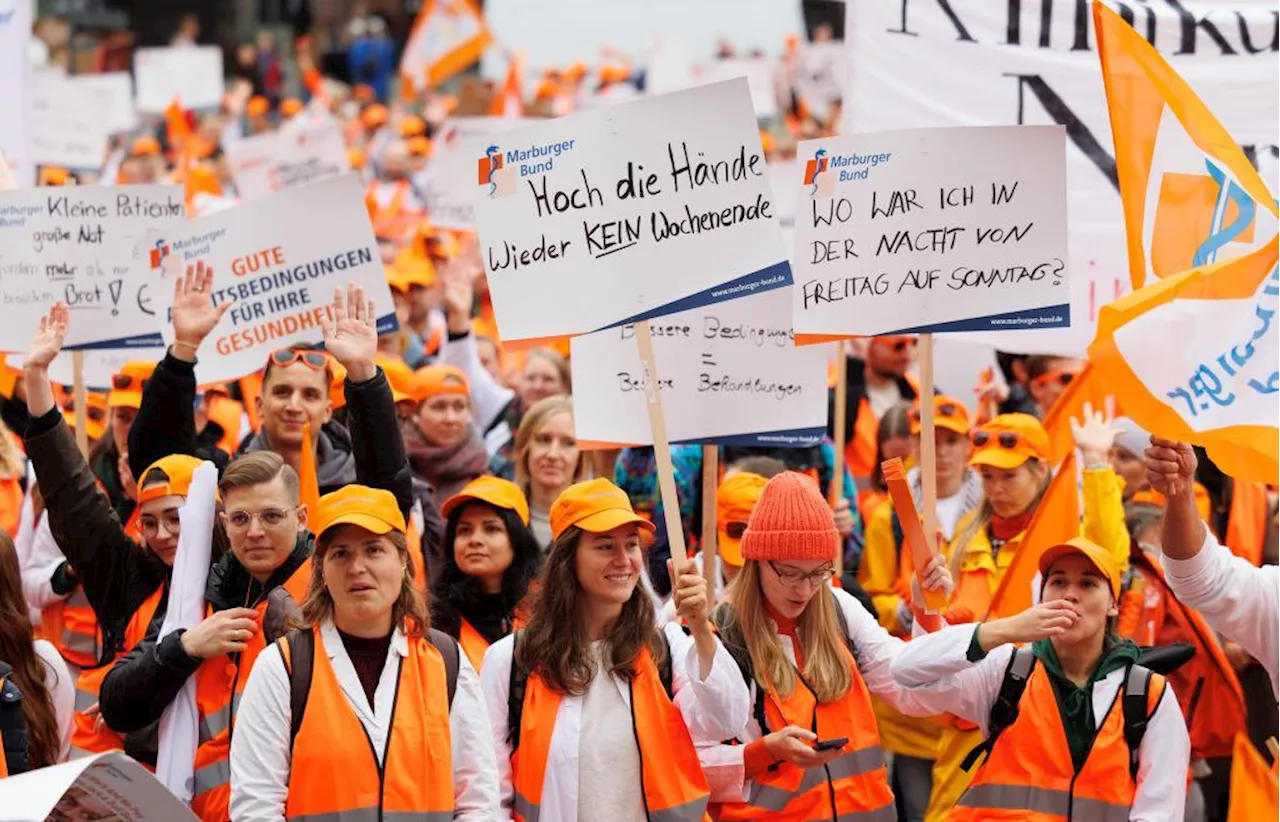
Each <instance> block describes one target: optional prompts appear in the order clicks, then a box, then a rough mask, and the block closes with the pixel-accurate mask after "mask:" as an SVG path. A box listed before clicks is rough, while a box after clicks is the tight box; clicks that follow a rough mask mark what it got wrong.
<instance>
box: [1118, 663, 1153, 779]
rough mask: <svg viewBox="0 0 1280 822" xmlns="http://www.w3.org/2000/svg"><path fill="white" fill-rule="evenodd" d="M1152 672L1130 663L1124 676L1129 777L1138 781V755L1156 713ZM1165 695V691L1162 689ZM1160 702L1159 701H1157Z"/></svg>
mask: <svg viewBox="0 0 1280 822" xmlns="http://www.w3.org/2000/svg"><path fill="white" fill-rule="evenodd" d="M1152 678H1153V677H1152V673H1151V670H1150V669H1149V668H1144V667H1143V666H1141V665H1130V666H1129V669H1128V671H1126V672H1125V676H1124V695H1123V696H1122V697H1121V702H1120V707H1121V708H1122V709H1123V711H1124V741H1125V744H1126V745H1128V746H1129V778H1131V779H1132V780H1133V781H1134V782H1135V783H1136V782H1137V781H1138V757H1139V749H1140V748H1141V747H1142V737H1143V736H1145V735H1146V733H1147V724H1148V723H1149V722H1150V721H1151V715H1152V714H1153V713H1155V711H1154V710H1153V709H1151V707H1150V702H1149V700H1150V696H1151V680H1152ZM1161 695H1162V696H1163V691H1161ZM1157 704H1159V703H1157Z"/></svg>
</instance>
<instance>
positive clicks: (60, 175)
mask: <svg viewBox="0 0 1280 822" xmlns="http://www.w3.org/2000/svg"><path fill="white" fill-rule="evenodd" d="M70 181H71V172H70V171H68V170H67V169H65V168H62V167H60V166H45V167H43V168H41V169H40V182H39V183H37V185H42V186H65V185H66V184H67V183H69V182H70Z"/></svg>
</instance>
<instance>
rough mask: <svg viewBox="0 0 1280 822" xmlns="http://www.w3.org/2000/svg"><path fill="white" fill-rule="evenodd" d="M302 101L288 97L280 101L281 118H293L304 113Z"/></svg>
mask: <svg viewBox="0 0 1280 822" xmlns="http://www.w3.org/2000/svg"><path fill="white" fill-rule="evenodd" d="M302 108H303V106H302V101H301V100H299V99H298V98H297V97H286V98H284V99H283V100H281V101H280V116H281V117H293V116H295V115H296V114H298V113H299V112H301V111H302Z"/></svg>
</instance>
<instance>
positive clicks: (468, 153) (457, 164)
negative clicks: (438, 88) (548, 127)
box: [422, 117, 531, 231]
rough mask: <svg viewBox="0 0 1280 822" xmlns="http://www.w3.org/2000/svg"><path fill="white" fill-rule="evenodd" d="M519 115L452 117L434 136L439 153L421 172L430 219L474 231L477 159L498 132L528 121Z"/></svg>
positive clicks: (482, 154)
mask: <svg viewBox="0 0 1280 822" xmlns="http://www.w3.org/2000/svg"><path fill="white" fill-rule="evenodd" d="M530 122H531V121H530V120H526V119H524V118H520V117H453V118H450V119H448V120H446V121H445V122H444V125H443V126H441V128H440V132H439V134H437V136H436V139H435V144H436V150H437V151H438V152H439V153H438V154H437V155H436V157H435V159H434V160H432V162H431V163H430V165H428V166H427V170H426V172H425V174H424V179H423V182H422V190H423V196H424V197H425V198H426V201H427V213H428V214H430V215H431V222H433V223H435V224H436V225H438V226H440V227H441V228H449V229H453V230H455V231H475V230H476V208H475V188H476V158H477V157H483V156H484V155H485V149H486V148H488V147H489V145H490V144H491V143H492V142H493V141H494V139H495V138H496V136H497V135H498V134H501V133H502V132H505V131H511V130H512V129H516V128H520V127H522V126H526V125H528V124H529V123H530Z"/></svg>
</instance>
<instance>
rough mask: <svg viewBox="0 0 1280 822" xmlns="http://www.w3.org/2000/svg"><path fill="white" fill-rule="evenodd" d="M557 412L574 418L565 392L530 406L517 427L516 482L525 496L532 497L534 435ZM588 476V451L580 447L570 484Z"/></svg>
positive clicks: (570, 401)
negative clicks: (531, 475) (530, 476)
mask: <svg viewBox="0 0 1280 822" xmlns="http://www.w3.org/2000/svg"><path fill="white" fill-rule="evenodd" d="M556 414H568V415H569V416H570V418H572V417H573V400H572V399H570V398H569V397H566V396H564V395H563V394H556V395H555V396H553V397H543V398H542V399H540V400H538V401H537V402H535V403H534V404H533V405H531V406H529V410H527V411H525V413H524V417H522V418H521V420H520V427H519V428H518V429H516V440H515V463H516V475H515V482H516V485H518V486H520V490H521V491H523V492H524V495H525V497H528V498H530V499H532V489H531V488H530V487H529V450H530V449H531V448H532V447H533V438H534V436H535V435H537V433H538V432H539V431H540V430H542V426H544V425H546V424H547V420H549V419H551V418H552V417H554V416H555V415H556ZM575 436H576V435H575ZM586 478H587V452H585V451H583V450H582V449H578V464H577V466H575V467H574V469H573V479H571V480H569V484H570V485H572V484H573V483H575V482H581V481H582V480H584V479H586Z"/></svg>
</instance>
